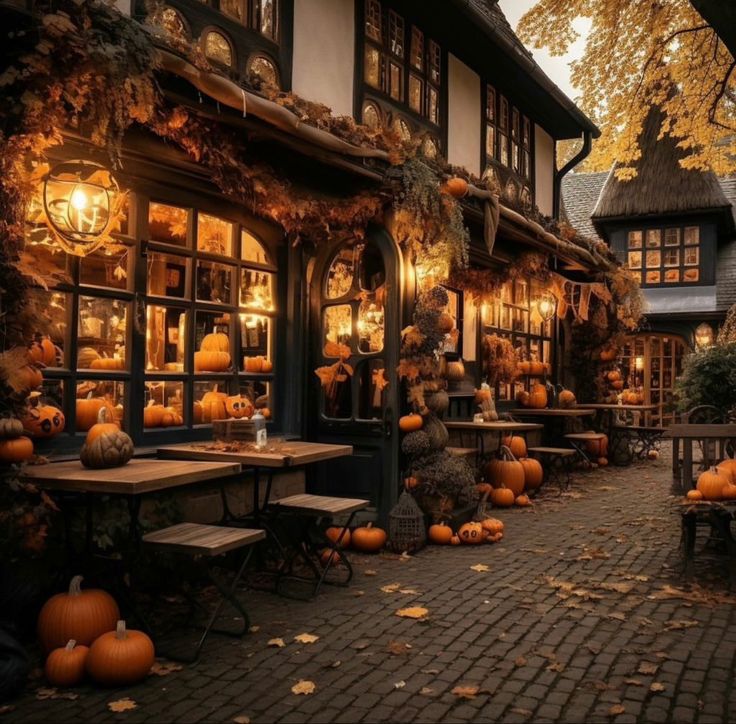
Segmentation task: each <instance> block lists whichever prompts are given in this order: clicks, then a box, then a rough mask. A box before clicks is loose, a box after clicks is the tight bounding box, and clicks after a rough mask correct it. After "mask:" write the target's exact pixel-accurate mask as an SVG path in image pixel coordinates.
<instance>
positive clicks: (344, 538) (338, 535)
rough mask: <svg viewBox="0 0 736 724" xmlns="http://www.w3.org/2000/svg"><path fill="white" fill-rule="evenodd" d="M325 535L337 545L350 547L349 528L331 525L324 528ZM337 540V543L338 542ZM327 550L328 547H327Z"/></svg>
mask: <svg viewBox="0 0 736 724" xmlns="http://www.w3.org/2000/svg"><path fill="white" fill-rule="evenodd" d="M325 535H326V536H327V537H328V538H329V539H330V540H331V541H332V542H333V543H334V544H335V545H336V546H338V547H340V548H349V547H350V529H349V528H340V527H339V526H336V525H333V526H330V527H329V528H327V530H325ZM338 541H339V543H338ZM328 550H329V549H328Z"/></svg>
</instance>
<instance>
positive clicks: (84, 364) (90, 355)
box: [77, 347, 100, 370]
mask: <svg viewBox="0 0 736 724" xmlns="http://www.w3.org/2000/svg"><path fill="white" fill-rule="evenodd" d="M99 358H100V353H99V352H98V351H97V350H96V349H95V348H94V347H82V348H81V349H80V350H79V351H78V352H77V367H78V368H79V369H81V370H87V369H90V368H91V367H92V363H93V362H94V361H95V360H96V359H99Z"/></svg>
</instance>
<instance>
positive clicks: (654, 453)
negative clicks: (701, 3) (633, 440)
mask: <svg viewBox="0 0 736 724" xmlns="http://www.w3.org/2000/svg"><path fill="white" fill-rule="evenodd" d="M647 458H648V459H649V460H659V450H650V451H649V452H648V453H647Z"/></svg>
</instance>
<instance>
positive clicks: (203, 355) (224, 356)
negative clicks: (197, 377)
mask: <svg viewBox="0 0 736 724" xmlns="http://www.w3.org/2000/svg"><path fill="white" fill-rule="evenodd" d="M228 367H230V353H229V352H217V351H215V350H200V351H199V352H195V353H194V371H195V372H224V371H225V370H226V369H228Z"/></svg>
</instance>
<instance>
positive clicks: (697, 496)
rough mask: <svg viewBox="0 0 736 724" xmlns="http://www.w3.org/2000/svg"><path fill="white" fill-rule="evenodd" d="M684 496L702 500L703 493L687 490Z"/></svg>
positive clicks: (689, 498)
mask: <svg viewBox="0 0 736 724" xmlns="http://www.w3.org/2000/svg"><path fill="white" fill-rule="evenodd" d="M685 497H686V498H687V499H688V500H703V494H702V493H701V492H700V491H699V490H688V491H687V495H686V496H685Z"/></svg>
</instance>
